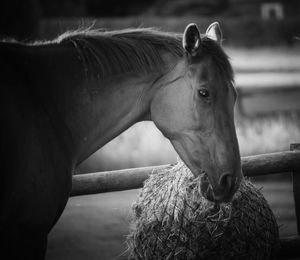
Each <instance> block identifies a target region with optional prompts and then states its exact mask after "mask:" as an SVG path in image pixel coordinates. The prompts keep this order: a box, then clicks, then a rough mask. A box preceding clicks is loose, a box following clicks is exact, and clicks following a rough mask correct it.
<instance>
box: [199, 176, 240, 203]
mask: <svg viewBox="0 0 300 260" xmlns="http://www.w3.org/2000/svg"><path fill="white" fill-rule="evenodd" d="M238 187H239V181H238V179H237V178H236V177H233V174H231V173H229V172H225V173H223V174H222V175H221V176H220V178H219V181H218V183H215V185H211V184H210V183H209V180H208V176H207V175H206V174H204V176H203V177H202V179H201V191H202V194H203V196H204V197H206V198H207V199H208V200H210V201H214V202H217V203H221V202H230V201H231V200H232V198H233V196H234V194H235V192H236V191H237V189H238Z"/></svg>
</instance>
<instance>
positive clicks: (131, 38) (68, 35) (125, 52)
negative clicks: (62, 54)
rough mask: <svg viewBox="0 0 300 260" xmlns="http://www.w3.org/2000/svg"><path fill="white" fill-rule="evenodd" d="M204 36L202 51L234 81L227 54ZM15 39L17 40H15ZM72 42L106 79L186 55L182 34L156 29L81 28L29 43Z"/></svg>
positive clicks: (161, 66)
mask: <svg viewBox="0 0 300 260" xmlns="http://www.w3.org/2000/svg"><path fill="white" fill-rule="evenodd" d="M201 37H202V53H203V55H210V56H211V57H212V59H213V61H214V64H215V65H216V66H217V68H218V69H219V71H220V72H221V73H222V74H223V75H224V76H225V77H229V78H228V80H231V81H232V80H233V71H232V67H231V65H230V62H229V60H228V57H227V55H226V54H225V53H224V51H223V50H222V48H221V47H220V46H219V44H217V43H216V42H215V41H213V40H211V39H209V38H207V37H206V36H205V35H201ZM13 42H15V41H13ZM70 42H71V43H72V44H73V45H74V46H75V48H76V49H77V51H78V53H79V56H80V58H81V59H82V61H83V63H84V69H85V71H86V72H87V73H89V74H91V75H92V76H93V77H94V76H97V77H98V78H106V77H110V76H114V75H118V74H121V73H138V74H141V73H143V74H147V73H150V72H153V71H157V72H165V70H166V69H168V68H170V66H172V65H174V64H166V61H165V59H163V54H164V53H168V54H171V55H172V56H173V57H174V58H178V59H180V58H182V57H183V55H184V50H183V47H182V34H178V33H171V32H163V31H160V30H158V29H154V28H137V29H124V30H115V31H105V30H103V29H91V28H86V29H79V30H74V31H67V32H65V33H63V34H61V35H60V36H59V37H57V38H56V39H54V40H53V41H45V42H38V41H37V42H34V43H31V44H29V45H36V46H37V45H48V44H64V43H70Z"/></svg>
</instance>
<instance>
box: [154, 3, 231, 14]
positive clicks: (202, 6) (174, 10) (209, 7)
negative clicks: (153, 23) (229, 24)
mask: <svg viewBox="0 0 300 260" xmlns="http://www.w3.org/2000/svg"><path fill="white" fill-rule="evenodd" d="M228 7H229V0H184V1H182V0H157V1H156V4H155V5H154V6H153V7H152V8H151V9H150V13H151V14H158V15H179V16H182V15H214V14H219V13H221V12H222V11H224V10H226V9H227V8H228Z"/></svg>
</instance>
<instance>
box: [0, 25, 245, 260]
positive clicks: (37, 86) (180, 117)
mask: <svg viewBox="0 0 300 260" xmlns="http://www.w3.org/2000/svg"><path fill="white" fill-rule="evenodd" d="M221 40H222V39H221V31H220V28H219V25H218V24H217V23H214V24H212V25H211V26H210V27H209V28H208V30H207V32H206V34H205V35H203V36H200V33H199V31H198V28H197V26H196V25H195V24H190V25H189V26H187V28H186V30H185V32H184V34H183V36H182V35H178V34H174V33H162V32H160V31H156V30H153V29H133V30H123V31H112V32H99V31H97V30H86V31H80V32H72V33H67V34H64V35H62V36H60V37H59V38H58V39H56V40H54V41H52V42H42V43H34V44H21V43H17V42H5V41H2V42H1V43H0V75H1V102H0V104H1V110H0V111H1V135H0V138H1V157H0V158H1V197H0V200H1V210H0V252H1V254H2V255H5V254H6V253H7V255H8V256H9V259H43V258H44V255H45V251H46V246H47V235H48V233H49V231H50V230H51V228H52V227H53V225H55V223H56V221H57V220H58V218H59V217H60V215H61V213H62V211H63V209H64V207H65V205H66V203H67V200H68V197H69V193H70V190H71V178H72V173H73V171H74V168H75V167H76V165H78V164H79V163H80V162H82V161H83V160H84V159H85V158H87V157H88V156H89V155H91V154H92V153H93V152H95V151H96V150H97V149H99V148H100V147H102V146H103V145H104V144H106V143H107V142H109V141H110V140H111V139H113V138H114V137H115V136H117V135H119V134H120V133H122V132H123V131H124V130H126V129H127V128H128V127H130V126H131V125H133V124H134V123H136V122H138V121H142V120H152V121H154V123H155V124H156V126H157V127H158V128H159V129H160V130H161V132H162V133H163V134H164V135H165V136H166V137H167V138H168V139H169V140H170V141H171V143H172V144H173V146H174V148H175V149H176V151H177V152H178V154H179V156H180V157H181V158H182V160H183V161H184V162H185V163H186V164H187V166H188V167H189V168H190V169H191V171H192V172H193V174H194V175H195V176H197V175H199V174H203V178H204V182H203V183H204V184H203V187H202V188H203V190H202V192H203V193H204V194H205V196H207V198H208V199H211V200H214V201H216V202H222V201H228V200H231V198H232V196H233V195H234V193H235V191H236V190H237V188H238V186H239V183H240V180H241V178H242V172H241V163H240V153H239V148H238V142H237V138H236V133H235V126H234V119H233V107H234V103H235V99H236V92H235V89H234V86H233V73H232V68H231V66H230V63H229V61H228V58H227V56H226V55H225V53H224V52H223V50H222V48H221Z"/></svg>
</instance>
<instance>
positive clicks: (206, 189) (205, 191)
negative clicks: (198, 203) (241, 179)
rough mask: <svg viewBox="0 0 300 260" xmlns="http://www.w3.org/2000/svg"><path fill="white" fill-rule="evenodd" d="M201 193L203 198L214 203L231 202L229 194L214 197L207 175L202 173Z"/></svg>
mask: <svg viewBox="0 0 300 260" xmlns="http://www.w3.org/2000/svg"><path fill="white" fill-rule="evenodd" d="M200 188H201V193H202V196H203V197H204V198H206V199H207V200H209V201H211V202H214V203H222V202H223V203H226V202H230V201H231V200H232V196H231V195H230V194H228V195H226V194H225V196H224V194H220V195H216V194H215V193H214V191H213V188H212V185H211V184H210V182H209V179H208V175H207V173H205V172H203V174H202V176H201V184H200Z"/></svg>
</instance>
